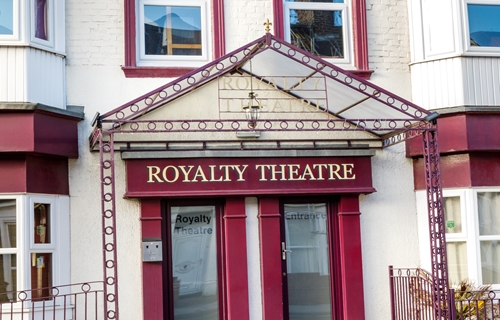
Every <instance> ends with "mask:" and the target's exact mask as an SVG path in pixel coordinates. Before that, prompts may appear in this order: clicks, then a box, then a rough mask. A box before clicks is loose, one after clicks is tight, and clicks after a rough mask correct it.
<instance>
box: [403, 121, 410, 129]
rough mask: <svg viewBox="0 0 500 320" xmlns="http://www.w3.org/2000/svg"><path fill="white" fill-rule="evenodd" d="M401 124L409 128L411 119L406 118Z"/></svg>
mask: <svg viewBox="0 0 500 320" xmlns="http://www.w3.org/2000/svg"><path fill="white" fill-rule="evenodd" d="M403 126H404V127H405V128H411V121H410V120H406V121H405V122H404V124H403Z"/></svg>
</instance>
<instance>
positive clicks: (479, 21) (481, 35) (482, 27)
mask: <svg viewBox="0 0 500 320" xmlns="http://www.w3.org/2000/svg"><path fill="white" fill-rule="evenodd" d="M465 4H466V8H465V10H464V11H465V12H466V18H465V25H466V28H465V30H466V31H465V37H466V39H465V45H466V50H467V51H469V52H483V53H488V52H493V53H496V54H498V53H499V52H500V23H499V21H500V2H499V1H491V0H467V1H466V3H465Z"/></svg>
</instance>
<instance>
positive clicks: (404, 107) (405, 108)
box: [401, 103, 409, 111]
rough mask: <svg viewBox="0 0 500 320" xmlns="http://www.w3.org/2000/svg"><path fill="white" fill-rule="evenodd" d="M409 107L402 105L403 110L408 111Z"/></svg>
mask: <svg viewBox="0 0 500 320" xmlns="http://www.w3.org/2000/svg"><path fill="white" fill-rule="evenodd" d="M408 109H409V107H408V105H407V104H406V103H403V104H401V110H403V111H408Z"/></svg>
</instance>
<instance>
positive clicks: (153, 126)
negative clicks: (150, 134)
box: [148, 121, 156, 130]
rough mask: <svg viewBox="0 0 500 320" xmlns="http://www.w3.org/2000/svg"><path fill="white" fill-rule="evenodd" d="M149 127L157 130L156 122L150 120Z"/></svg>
mask: <svg viewBox="0 0 500 320" xmlns="http://www.w3.org/2000/svg"><path fill="white" fill-rule="evenodd" d="M148 129H149V130H156V123H154V122H152V121H151V122H149V123H148Z"/></svg>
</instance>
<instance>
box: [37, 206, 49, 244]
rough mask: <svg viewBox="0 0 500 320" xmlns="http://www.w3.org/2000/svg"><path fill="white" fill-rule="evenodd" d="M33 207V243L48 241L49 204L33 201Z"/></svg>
mask: <svg viewBox="0 0 500 320" xmlns="http://www.w3.org/2000/svg"><path fill="white" fill-rule="evenodd" d="M34 208H35V210H34V214H33V219H34V221H33V222H34V223H33V226H34V230H33V238H34V239H35V243H50V204H45V203H35V205H34Z"/></svg>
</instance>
